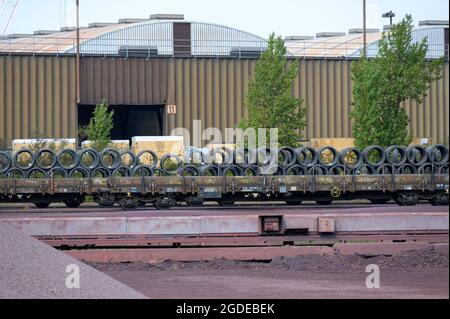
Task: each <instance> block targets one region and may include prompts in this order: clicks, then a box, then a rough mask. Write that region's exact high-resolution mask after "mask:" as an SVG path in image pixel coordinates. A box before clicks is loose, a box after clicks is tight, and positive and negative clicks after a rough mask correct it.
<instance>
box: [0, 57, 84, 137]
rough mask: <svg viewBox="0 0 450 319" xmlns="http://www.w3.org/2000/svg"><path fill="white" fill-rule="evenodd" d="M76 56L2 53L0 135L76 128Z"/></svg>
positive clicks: (52, 133) (67, 132)
mask: <svg viewBox="0 0 450 319" xmlns="http://www.w3.org/2000/svg"><path fill="white" fill-rule="evenodd" d="M75 99H76V98H75V59H74V58H70V57H42V56H41V57H32V56H0V139H2V140H3V141H4V142H5V143H6V142H8V143H9V142H10V141H11V140H12V139H14V138H30V137H39V136H40V137H42V135H46V136H47V137H71V136H74V135H75V132H76V108H75Z"/></svg>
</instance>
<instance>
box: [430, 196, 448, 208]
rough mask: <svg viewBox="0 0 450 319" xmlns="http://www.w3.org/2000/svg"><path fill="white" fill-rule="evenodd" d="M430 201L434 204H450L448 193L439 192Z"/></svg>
mask: <svg viewBox="0 0 450 319" xmlns="http://www.w3.org/2000/svg"><path fill="white" fill-rule="evenodd" d="M430 203H431V205H433V206H447V205H448V193H446V194H439V195H436V196H435V197H433V198H432V199H430Z"/></svg>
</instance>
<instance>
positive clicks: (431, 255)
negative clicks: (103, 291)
mask: <svg viewBox="0 0 450 319" xmlns="http://www.w3.org/2000/svg"><path fill="white" fill-rule="evenodd" d="M448 257H449V255H448V251H445V250H443V249H439V248H435V247H427V248H424V249H417V250H412V251H405V252H401V253H398V254H393V255H377V256H370V257H367V256H359V255H340V254H338V253H336V254H335V255H302V256H296V257H284V256H279V257H275V258H273V259H272V260H271V261H270V260H269V261H250V262H249V261H237V260H229V259H224V258H220V259H214V260H211V261H193V262H178V261H172V260H166V261H163V262H161V263H157V264H146V263H142V262H139V263H108V264H104V263H91V265H92V266H93V267H95V268H97V269H99V270H119V271H120V270H148V271H177V270H183V269H187V270H189V269H192V270H221V269H222V270H237V269H248V270H255V271H257V270H260V269H270V268H277V269H279V268H282V269H292V270H327V271H332V270H340V269H353V270H359V269H365V267H366V265H368V264H377V265H378V266H380V267H382V268H408V269H409V268H430V267H448V266H449V263H448Z"/></svg>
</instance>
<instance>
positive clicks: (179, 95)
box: [167, 59, 449, 143]
mask: <svg viewBox="0 0 450 319" xmlns="http://www.w3.org/2000/svg"><path fill="white" fill-rule="evenodd" d="M254 67H255V60H243V59H241V60H231V59H195V60H192V59H174V60H170V63H169V68H168V70H169V76H168V79H169V82H168V96H167V104H176V105H177V114H176V115H173V116H171V115H169V116H168V121H167V123H168V132H170V130H172V129H173V128H176V127H186V128H188V129H189V130H191V127H192V121H193V120H197V119H198V120H201V121H202V125H203V128H205V127H211V126H214V127H217V128H219V129H220V130H222V131H223V129H224V128H227V127H235V126H236V124H237V123H238V122H239V120H240V119H241V118H242V116H246V109H245V108H244V101H245V95H246V92H247V89H248V79H249V78H251V77H252V74H253V72H254ZM448 72H449V65H448V63H447V64H446V65H445V68H444V76H443V78H442V79H441V80H439V81H437V82H435V83H433V84H432V86H431V88H430V90H429V91H428V94H427V97H426V98H425V100H424V102H423V105H416V104H417V103H410V102H407V103H405V106H406V109H407V111H408V114H409V115H410V116H411V125H410V127H411V129H412V132H413V134H414V136H417V137H431V138H432V139H433V141H434V142H440V143H448V138H449V137H448V136H449V119H448V115H449V99H448V94H449V86H448V85H449V83H448V79H449V73H448ZM293 95H294V96H295V97H301V98H303V99H304V100H305V103H306V105H308V106H309V113H308V117H307V127H306V129H305V131H304V132H303V136H304V138H305V139H310V138H313V137H315V138H318V137H351V134H352V125H351V120H350V112H351V109H352V83H351V62H350V61H347V60H302V61H301V62H300V65H299V77H298V78H297V79H296V80H295V83H294V88H293Z"/></svg>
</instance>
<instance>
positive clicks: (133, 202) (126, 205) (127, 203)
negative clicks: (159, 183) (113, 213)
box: [119, 198, 139, 210]
mask: <svg viewBox="0 0 450 319" xmlns="http://www.w3.org/2000/svg"><path fill="white" fill-rule="evenodd" d="M119 206H120V208H122V209H123V210H129V209H135V208H136V207H138V206H139V201H138V200H137V199H135V198H122V199H120V200H119Z"/></svg>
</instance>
